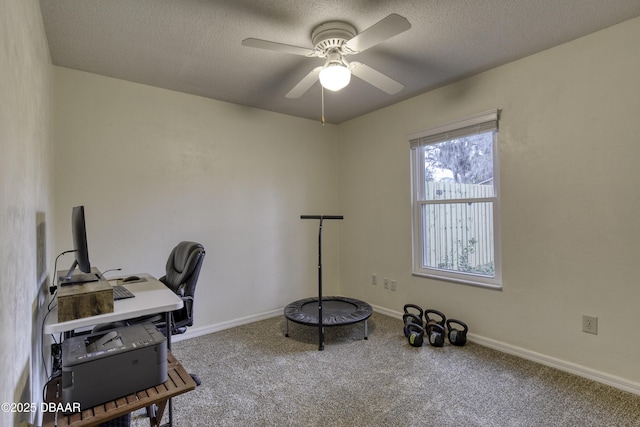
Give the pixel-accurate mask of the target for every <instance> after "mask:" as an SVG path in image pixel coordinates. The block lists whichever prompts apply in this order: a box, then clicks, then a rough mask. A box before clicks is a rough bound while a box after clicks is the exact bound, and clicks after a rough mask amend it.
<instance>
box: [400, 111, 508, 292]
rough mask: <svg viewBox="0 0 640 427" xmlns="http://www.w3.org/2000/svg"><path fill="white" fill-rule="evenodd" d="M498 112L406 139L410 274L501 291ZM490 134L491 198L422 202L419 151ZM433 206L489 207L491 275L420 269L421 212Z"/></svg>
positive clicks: (422, 173) (422, 247) (422, 170)
mask: <svg viewBox="0 0 640 427" xmlns="http://www.w3.org/2000/svg"><path fill="white" fill-rule="evenodd" d="M498 121H499V111H498V110H490V111H485V112H482V113H478V114H474V115H470V116H467V117H463V118H461V119H458V120H455V121H453V122H448V123H445V124H442V125H440V126H437V127H433V128H428V129H423V130H420V131H416V132H413V133H411V134H409V135H408V139H409V142H410V146H411V182H412V185H411V203H412V210H411V211H412V231H413V232H412V236H413V237H412V247H413V252H412V255H413V274H414V275H415V276H423V277H429V278H435V279H439V280H445V281H451V282H456V283H462V284H466V285H474V286H481V287H487V288H493V289H502V252H501V239H500V167H499V159H498V157H499V156H498ZM491 130H493V132H494V136H493V185H494V196H493V197H483V198H473V199H455V198H452V199H446V200H442V201H440V200H439V201H433V200H426V196H424V195H425V167H424V150H422V149H421V147H424V146H426V145H431V144H435V143H439V142H444V141H448V140H451V139H455V138H459V137H462V136H469V135H473V134H478V133H485V132H487V131H491ZM433 203H447V204H456V203H491V204H492V211H493V212H492V213H493V246H494V249H493V252H494V254H493V255H494V275H493V276H485V275H480V274H474V273H467V272H455V271H451V270H445V269H438V268H433V267H427V266H425V265H423V264H424V263H423V260H424V250H425V246H426V243H425V231H424V230H423V218H422V208H423V206H424V205H425V204H433Z"/></svg>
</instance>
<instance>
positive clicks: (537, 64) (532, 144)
mask: <svg viewBox="0 0 640 427" xmlns="http://www.w3.org/2000/svg"><path fill="white" fill-rule="evenodd" d="M638 40H640V19H635V20H632V21H628V22H626V23H623V24H621V25H617V26H615V27H612V28H609V29H607V30H604V31H601V32H598V33H596V34H593V35H590V36H587V37H584V38H581V39H578V40H575V41H573V42H571V43H568V44H565V45H562V46H559V47H556V48H554V49H550V50H547V51H544V52H541V53H539V54H536V55H533V56H530V57H528V58H525V59H523V60H520V61H517V62H514V63H511V64H508V65H506V66H503V67H499V68H497V69H494V70H491V71H488V72H485V73H483V74H480V75H477V76H475V77H472V78H468V79H465V80H463V81H460V82H458V83H455V84H451V85H448V86H446V87H443V88H441V89H438V90H435V91H432V92H430V93H427V94H424V95H422V96H418V97H415V98H412V99H410V100H408V101H405V102H402V103H399V104H396V105H394V106H391V107H389V108H386V109H383V110H381V111H378V112H375V113H372V114H369V115H367V116H364V117H361V118H359V119H355V120H353V121H351V122H349V123H345V124H343V125H341V126H340V128H339V131H340V141H341V151H340V155H339V158H340V160H341V168H340V173H341V180H340V185H341V189H342V191H341V206H342V208H343V209H342V210H343V213H344V215H345V217H346V218H349V221H345V223H344V226H343V228H342V229H341V244H340V250H341V266H342V269H341V281H342V283H343V284H344V287H343V291H344V292H345V293H346V294H349V295H352V296H354V297H361V298H363V299H365V300H367V301H369V302H370V303H372V304H375V305H378V306H381V307H384V308H386V309H389V310H391V311H394V312H402V307H403V305H404V304H405V303H409V302H412V303H416V304H419V305H421V306H423V307H424V308H436V309H440V310H442V311H444V313H445V314H447V315H448V316H450V317H455V318H459V319H462V320H464V321H466V322H468V324H469V326H470V332H471V333H473V334H476V335H477V336H478V337H479V338H482V339H483V342H485V343H488V344H492V345H497V346H498V347H502V348H503V349H507V350H515V351H516V352H517V351H522V352H525V353H528V354H529V355H530V356H534V357H535V355H536V353H539V354H541V355H544V357H546V358H547V361H549V360H554V359H559V364H560V365H564V366H565V367H569V368H572V367H573V368H575V370H576V371H579V370H581V369H583V368H584V369H585V370H586V371H591V370H593V371H594V372H591V373H592V374H594V375H592V376H598V374H600V373H605V374H606V375H609V376H618V377H622V378H624V379H626V380H628V381H630V382H632V383H633V382H635V386H636V387H638V384H640V370H638V365H637V362H638V360H639V359H640V341H638V340H636V339H633V338H632V336H634V334H635V332H634V331H635V324H636V323H637V322H636V321H635V320H636V313H637V304H638V303H639V302H640V287H639V286H638V280H639V274H638V268H637V263H638V253H639V251H638V245H637V244H638V241H639V239H640V221H639V220H638V218H637V217H638V212H639V211H640V198H639V197H638V189H637V187H638V182H640V170H639V169H638V166H637V163H638V159H639V158H640V144H639V143H638V129H637V121H638V112H640V84H639V80H638V76H639V75H640V55H638V46H637V43H638ZM426 72H428V70H427V71H426ZM492 108H499V109H502V119H501V121H500V133H499V155H500V165H501V168H500V169H501V194H502V212H501V213H502V230H501V231H502V250H503V277H504V287H503V290H502V291H494V290H487V289H483V288H478V287H470V286H465V285H459V284H453V283H448V282H441V281H436V280H431V279H426V278H421V277H414V276H412V275H411V198H410V165H409V143H408V141H407V139H406V135H407V134H408V133H410V132H413V131H416V130H419V129H422V128H426V127H430V126H434V125H438V124H440V123H442V122H447V121H450V120H455V119H456V118H459V117H463V116H465V115H468V114H472V113H477V112H482V111H485V110H488V109H492ZM372 273H376V274H377V275H378V278H381V277H388V278H393V279H395V280H397V281H398V290H397V291H396V292H391V291H388V290H385V289H384V288H383V287H382V286H380V285H378V286H373V285H371V284H370V283H371V274H372ZM583 314H588V315H593V316H597V317H598V318H599V323H598V329H599V330H598V335H597V336H595V335H590V334H586V333H583V332H582V315H583ZM494 340H495V341H494ZM632 385H633V384H632ZM636 390H640V388H637V389H636Z"/></svg>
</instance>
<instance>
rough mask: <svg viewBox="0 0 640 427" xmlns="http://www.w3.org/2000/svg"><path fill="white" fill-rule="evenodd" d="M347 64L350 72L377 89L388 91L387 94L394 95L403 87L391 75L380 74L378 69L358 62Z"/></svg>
mask: <svg viewBox="0 0 640 427" xmlns="http://www.w3.org/2000/svg"><path fill="white" fill-rule="evenodd" d="M349 65H350V67H349V68H350V69H351V73H353V75H354V76H356V77H359V78H361V79H362V80H364V81H365V82H367V83H369V84H370V85H372V86H375V87H377V88H378V89H380V90H381V91H383V92H386V93H388V94H389V95H394V94H396V93H398V92H400V91H401V90H402V89H403V88H404V85H403V84H402V83H398V82H397V81H395V80H393V79H392V78H391V77H388V76H386V75H384V74H382V73H381V72H380V71H376V70H374V69H373V68H371V67H369V66H367V65H364V64H362V63H360V62H351V63H350V64H349Z"/></svg>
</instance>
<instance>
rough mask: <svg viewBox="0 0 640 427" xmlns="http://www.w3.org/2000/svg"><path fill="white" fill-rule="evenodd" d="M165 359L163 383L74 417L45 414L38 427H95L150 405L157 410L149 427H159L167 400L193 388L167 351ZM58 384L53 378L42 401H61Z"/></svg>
mask: <svg viewBox="0 0 640 427" xmlns="http://www.w3.org/2000/svg"><path fill="white" fill-rule="evenodd" d="M167 360H168V363H167V370H168V378H167V381H165V382H164V383H162V384H160V385H157V386H155V387H150V388H148V389H146V390H142V391H139V392H137V393H134V394H130V395H128V396H124V397H121V398H119V399H116V400H113V401H111V402H107V403H104V404H102V405H97V406H94V407H93V408H90V409H86V410H84V411H82V412H78V413H75V414H69V415H65V414H63V413H54V412H46V413H44V414H43V420H42V427H62V426H73V427H80V426H83V427H91V426H97V425H98V424H101V423H104V422H106V421H109V420H112V419H114V418H118V417H121V416H123V415H126V414H128V413H131V412H133V411H136V410H138V409H142V408H153V407H154V406H156V408H157V410H150V411H148V413H150V414H151V416H150V417H149V422H150V424H151V427H157V426H159V425H160V422H161V421H162V415H163V414H164V410H165V408H166V406H167V402H168V400H169V399H171V398H172V397H174V396H177V395H179V394H182V393H186V392H188V391H191V390H194V389H195V388H196V383H195V382H194V381H193V378H191V376H190V375H189V374H188V373H187V371H185V369H184V367H183V366H182V365H181V364H180V362H178V360H177V359H176V358H175V357H174V356H173V354H171V352H169V356H168V357H167ZM60 382H61V378H57V379H55V380H53V381H51V383H49V385H48V386H47V390H46V401H45V402H47V403H50V402H53V403H55V404H59V403H60V402H61V399H62V397H61V394H60V387H61V386H60Z"/></svg>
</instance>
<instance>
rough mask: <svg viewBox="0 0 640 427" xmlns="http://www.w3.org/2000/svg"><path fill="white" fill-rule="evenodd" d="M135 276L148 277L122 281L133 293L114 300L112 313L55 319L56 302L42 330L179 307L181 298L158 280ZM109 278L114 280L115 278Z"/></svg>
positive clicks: (61, 329) (60, 329) (68, 328)
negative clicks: (132, 296)
mask: <svg viewBox="0 0 640 427" xmlns="http://www.w3.org/2000/svg"><path fill="white" fill-rule="evenodd" d="M137 276H138V277H140V278H144V279H147V280H146V282H134V283H124V284H123V285H124V287H125V288H127V289H129V290H130V291H131V292H132V293H133V294H134V295H135V298H127V299H122V300H118V301H114V302H113V312H112V313H104V314H98V315H96V316H90V317H82V318H80V319H74V320H68V321H66V322H58V308H57V306H56V307H55V308H54V309H53V310H51V312H50V313H49V315H48V316H47V320H46V322H45V324H44V329H43V331H44V333H45V334H55V333H61V332H69V331H73V330H76V329H81V328H85V327H88V326H94V325H98V324H102V323H111V322H117V321H119V320H127V319H133V318H136V317H141V316H147V315H151V314H158V313H171V312H172V311H174V310H179V309H181V308H182V306H183V303H182V299H181V298H180V297H179V296H178V295H176V294H175V293H173V292H172V291H171V289H169V288H167V287H166V286H165V285H164V284H163V283H162V282H161V281H159V280H158V279H156V278H154V277H152V276H150V275H148V274H137ZM108 280H109V282H110V283H113V281H114V280H116V279H108ZM168 330H170V329H168ZM170 335H171V334H167V340H169V339H170V338H169V337H170ZM169 343H170V341H168V342H167V344H169ZM169 348H170V344H169Z"/></svg>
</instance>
